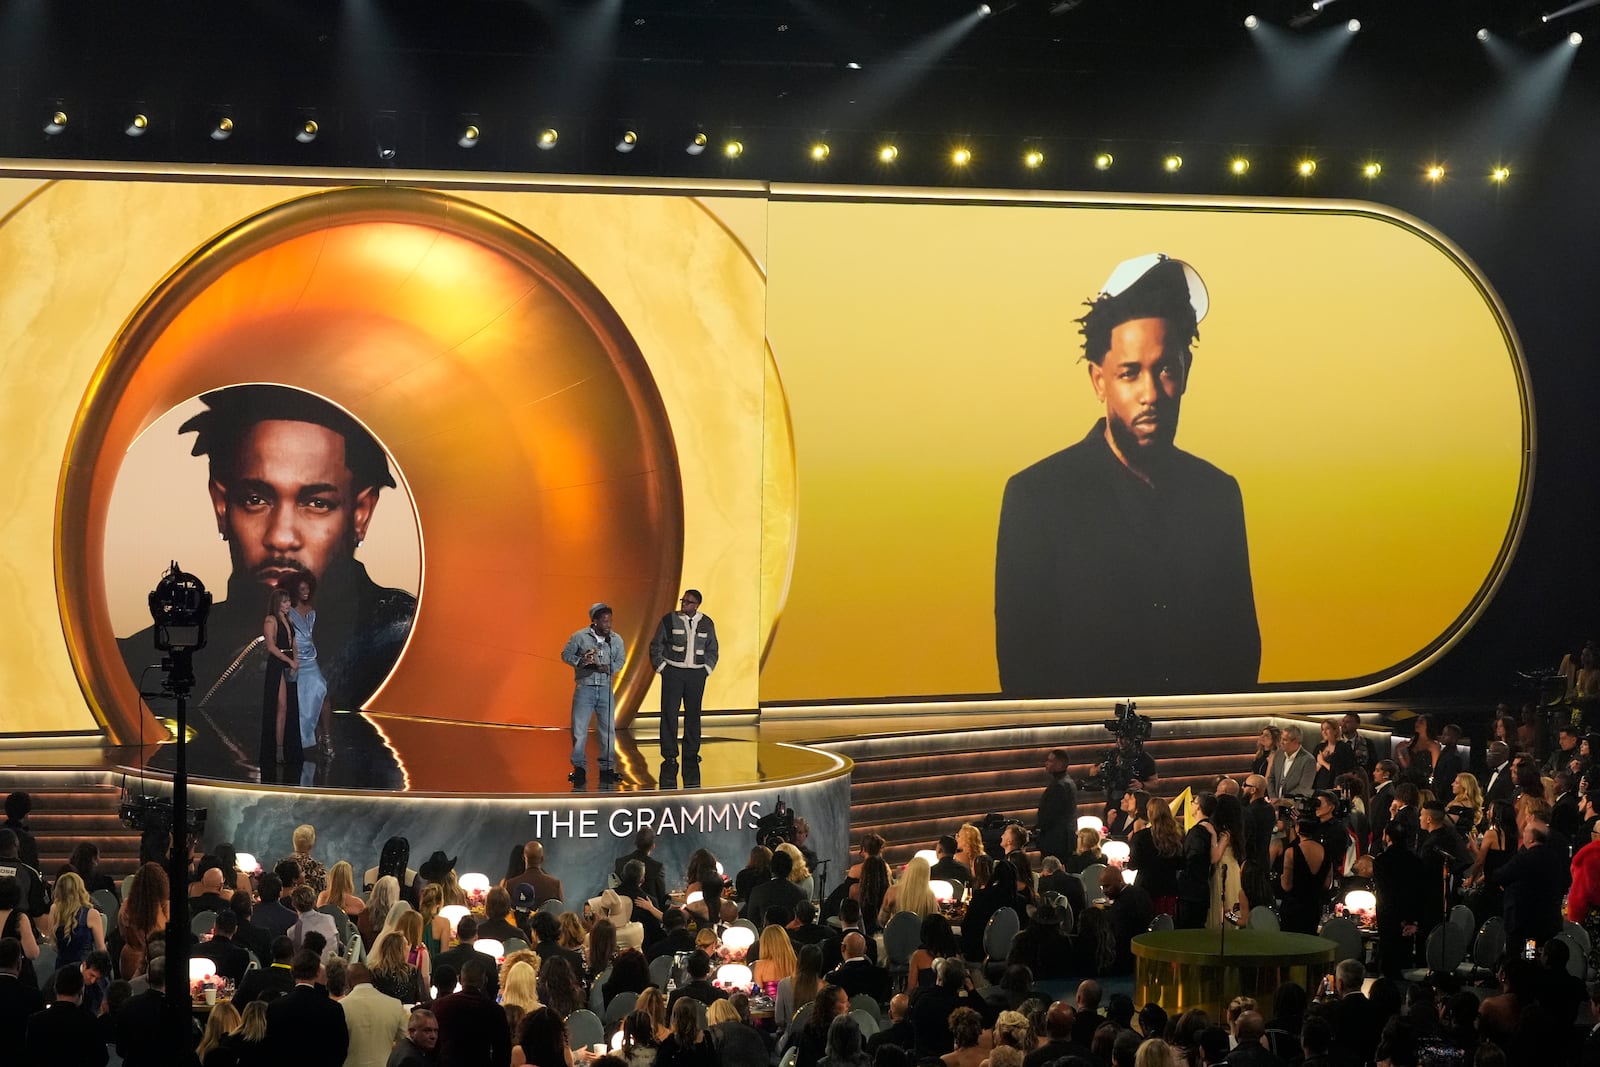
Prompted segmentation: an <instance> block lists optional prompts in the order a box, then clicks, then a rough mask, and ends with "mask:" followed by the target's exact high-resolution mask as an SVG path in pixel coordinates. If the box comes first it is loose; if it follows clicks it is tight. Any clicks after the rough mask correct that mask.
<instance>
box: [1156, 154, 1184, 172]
mask: <svg viewBox="0 0 1600 1067" xmlns="http://www.w3.org/2000/svg"><path fill="white" fill-rule="evenodd" d="M1161 166H1162V167H1163V168H1165V169H1166V172H1167V173H1168V174H1176V173H1178V171H1180V170H1182V169H1183V157H1182V156H1168V157H1167V158H1166V159H1163V160H1162V161H1161Z"/></svg>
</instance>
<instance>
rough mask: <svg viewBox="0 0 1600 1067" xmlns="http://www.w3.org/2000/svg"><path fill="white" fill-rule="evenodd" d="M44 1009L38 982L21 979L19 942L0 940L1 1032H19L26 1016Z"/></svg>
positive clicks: (25, 1025)
mask: <svg viewBox="0 0 1600 1067" xmlns="http://www.w3.org/2000/svg"><path fill="white" fill-rule="evenodd" d="M43 1010H44V994H43V993H41V992H39V985H38V983H37V982H24V981H23V980H22V942H21V941H18V940H17V939H16V938H14V937H8V938H5V939H3V940H0V1034H20V1033H23V1032H24V1031H25V1030H26V1029H27V1028H28V1017H29V1016H31V1015H32V1014H33V1013H34V1012H37V1011H43Z"/></svg>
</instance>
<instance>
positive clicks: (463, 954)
mask: <svg viewBox="0 0 1600 1067" xmlns="http://www.w3.org/2000/svg"><path fill="white" fill-rule="evenodd" d="M535 951H538V950H537V949H535ZM546 954H548V950H547V952H546ZM546 954H541V955H540V957H539V958H540V961H541V963H542V962H543V960H544V959H545V955H546ZM556 954H557V955H560V952H558V953H556ZM473 956H477V957H478V958H479V959H481V960H482V961H483V964H484V968H485V969H486V970H487V971H488V972H489V984H488V986H487V987H486V989H485V992H487V993H488V994H489V999H490V1000H493V999H494V998H495V997H497V996H499V995H500V967H499V965H497V964H496V963H495V961H494V957H493V956H491V955H489V954H488V953H487V952H479V951H478V950H477V949H475V948H473V947H472V946H471V945H457V946H456V947H455V948H448V949H445V950H444V951H443V952H441V953H439V954H438V955H437V956H435V957H434V958H433V971H434V974H437V973H439V965H440V964H442V963H448V964H449V965H450V966H451V967H453V968H455V972H456V977H457V978H458V979H459V978H460V977H461V965H462V964H463V963H465V962H467V961H468V960H470V959H472V957H473ZM567 962H568V963H571V962H572V961H571V960H568V961H567ZM572 976H573V977H574V978H576V979H577V980H578V982H579V983H580V984H582V982H583V967H582V965H581V964H580V965H579V966H578V967H575V968H574V969H573V971H572ZM428 983H429V984H430V985H438V984H439V983H438V982H436V981H434V978H433V975H432V974H430V975H429V976H428ZM441 993H442V991H441Z"/></svg>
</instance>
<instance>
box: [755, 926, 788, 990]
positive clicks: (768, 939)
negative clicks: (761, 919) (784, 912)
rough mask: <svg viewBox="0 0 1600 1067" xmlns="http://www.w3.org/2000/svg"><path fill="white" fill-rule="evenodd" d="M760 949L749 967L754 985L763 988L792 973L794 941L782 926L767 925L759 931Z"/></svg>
mask: <svg viewBox="0 0 1600 1067" xmlns="http://www.w3.org/2000/svg"><path fill="white" fill-rule="evenodd" d="M760 949H761V953H760V958H759V959H758V960H756V962H755V966H753V967H751V968H750V972H751V975H752V977H753V980H754V981H755V983H756V985H758V986H760V987H761V988H762V989H765V988H767V986H768V985H771V984H775V983H777V982H781V981H783V980H784V979H785V978H788V977H789V976H790V975H792V974H794V968H795V958H794V943H793V942H792V941H790V940H789V934H788V933H787V932H786V931H785V930H784V928H783V927H781V926H768V927H767V928H766V929H765V930H763V931H761V946H760Z"/></svg>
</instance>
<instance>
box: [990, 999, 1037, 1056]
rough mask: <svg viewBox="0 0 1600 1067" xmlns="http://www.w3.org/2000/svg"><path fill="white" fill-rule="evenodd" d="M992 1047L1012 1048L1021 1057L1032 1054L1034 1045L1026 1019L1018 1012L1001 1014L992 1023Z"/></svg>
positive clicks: (1031, 1029) (1030, 1028)
mask: <svg viewBox="0 0 1600 1067" xmlns="http://www.w3.org/2000/svg"><path fill="white" fill-rule="evenodd" d="M994 1047H995V1048H997V1049H1000V1048H1014V1049H1017V1050H1018V1051H1020V1052H1021V1053H1022V1054H1023V1055H1027V1054H1028V1053H1030V1052H1032V1051H1033V1050H1034V1048H1035V1047H1036V1045H1035V1043H1034V1040H1033V1028H1032V1027H1031V1026H1029V1025H1028V1017H1027V1016H1026V1015H1024V1014H1022V1013H1021V1012H1020V1011H1003V1012H1001V1013H1000V1015H999V1016H998V1017H997V1018H996V1019H995V1021H994ZM991 1067H993V1065H992V1064H991Z"/></svg>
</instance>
